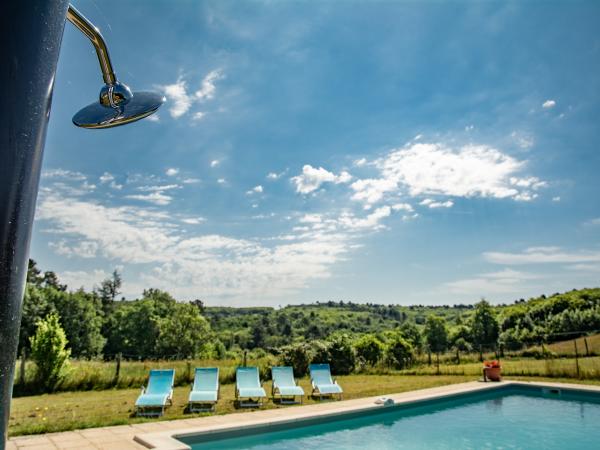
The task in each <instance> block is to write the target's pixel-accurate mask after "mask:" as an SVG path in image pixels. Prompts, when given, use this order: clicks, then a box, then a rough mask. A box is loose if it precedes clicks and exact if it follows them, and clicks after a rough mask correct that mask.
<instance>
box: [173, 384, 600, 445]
mask: <svg viewBox="0 0 600 450" xmlns="http://www.w3.org/2000/svg"><path fill="white" fill-rule="evenodd" d="M179 439H180V441H182V442H184V443H186V444H187V445H190V446H191V448H192V449H194V450H226V449H227V450H230V449H240V450H241V449H253V450H275V449H278V450H300V449H318V450H329V449H350V450H352V449H360V450H370V449H378V450H379V449H381V450H386V449H482V448H489V449H492V448H519V449H580V448H581V449H586V450H588V449H592V448H598V445H599V444H598V443H599V442H600V394H598V393H593V392H583V391H581V392H580V391H576V390H570V389H560V390H557V389H548V388H540V387H526V386H516V385H509V386H507V387H506V388H499V389H493V390H490V391H487V392H483V393H472V394H461V395H457V396H453V397H450V398H443V399H438V400H427V401H423V402H417V403H412V404H407V405H406V404H405V405H398V406H393V407H387V408H381V409H378V410H377V411H373V412H368V413H365V412H358V413H350V414H344V415H343V416H335V417H328V418H323V417H322V418H318V419H314V420H305V421H302V422H301V425H300V426H298V425H295V426H290V425H289V424H281V425H269V426H265V427H257V428H254V429H253V430H242V431H239V432H236V431H231V430H230V431H226V432H222V433H211V434H210V435H208V436H205V435H199V436H192V437H185V438H179Z"/></svg>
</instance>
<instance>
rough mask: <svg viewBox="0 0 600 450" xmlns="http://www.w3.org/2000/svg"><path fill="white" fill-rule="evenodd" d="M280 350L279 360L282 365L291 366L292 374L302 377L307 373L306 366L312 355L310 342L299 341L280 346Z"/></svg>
mask: <svg viewBox="0 0 600 450" xmlns="http://www.w3.org/2000/svg"><path fill="white" fill-rule="evenodd" d="M280 350H281V353H280V354H279V362H280V363H281V364H282V365H284V366H291V367H293V368H294V375H296V376H297V377H303V376H304V375H306V374H307V373H308V366H309V364H310V362H311V359H312V356H313V350H312V348H311V346H310V344H307V343H306V342H299V343H297V344H292V345H288V346H285V347H282V348H281V349H280Z"/></svg>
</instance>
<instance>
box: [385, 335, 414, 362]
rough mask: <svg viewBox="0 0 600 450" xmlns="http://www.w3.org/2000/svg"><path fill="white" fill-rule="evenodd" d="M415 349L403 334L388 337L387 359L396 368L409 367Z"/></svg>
mask: <svg viewBox="0 0 600 450" xmlns="http://www.w3.org/2000/svg"><path fill="white" fill-rule="evenodd" d="M413 357H414V350H413V347H412V345H410V343H409V342H408V341H407V340H406V339H404V338H403V337H402V336H401V335H399V334H398V335H396V336H393V337H390V338H389V339H388V343H387V348H386V359H387V361H388V362H389V363H390V364H391V365H392V366H393V367H394V368H396V369H404V368H406V367H408V366H409V365H410V364H411V363H412V360H413Z"/></svg>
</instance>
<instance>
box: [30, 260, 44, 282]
mask: <svg viewBox="0 0 600 450" xmlns="http://www.w3.org/2000/svg"><path fill="white" fill-rule="evenodd" d="M41 273H42V272H41V271H40V270H39V269H38V268H37V263H36V262H35V260H33V259H29V263H28V265H27V283H28V284H31V285H33V286H36V287H42V282H43V281H44V277H42V276H40V274H41Z"/></svg>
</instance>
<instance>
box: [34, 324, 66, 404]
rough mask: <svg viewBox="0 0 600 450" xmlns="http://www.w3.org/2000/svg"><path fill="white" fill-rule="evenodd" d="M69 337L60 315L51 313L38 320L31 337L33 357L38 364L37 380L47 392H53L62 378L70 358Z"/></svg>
mask: <svg viewBox="0 0 600 450" xmlns="http://www.w3.org/2000/svg"><path fill="white" fill-rule="evenodd" d="M66 346H67V337H66V336H65V332H64V331H63V329H62V328H61V326H60V323H59V321H58V316H57V315H56V314H50V315H49V316H48V317H46V318H45V319H42V320H40V321H39V322H38V325H37V331H36V333H35V335H34V336H33V337H32V338H31V357H32V359H33V361H34V362H35V364H36V367H37V370H36V382H37V384H38V386H39V387H40V388H41V389H43V390H44V391H45V392H52V391H53V390H54V389H55V388H56V386H57V384H58V383H59V381H60V380H61V378H62V375H63V370H64V368H65V365H66V364H67V360H68V359H69V355H70V351H69V350H67V349H66Z"/></svg>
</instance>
